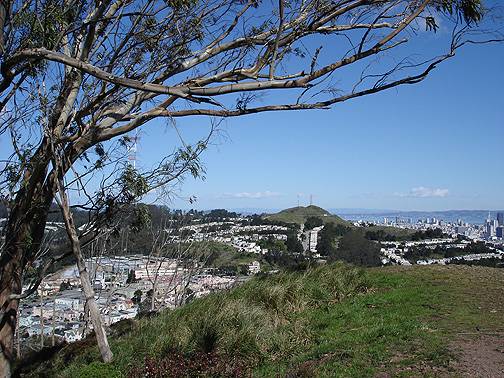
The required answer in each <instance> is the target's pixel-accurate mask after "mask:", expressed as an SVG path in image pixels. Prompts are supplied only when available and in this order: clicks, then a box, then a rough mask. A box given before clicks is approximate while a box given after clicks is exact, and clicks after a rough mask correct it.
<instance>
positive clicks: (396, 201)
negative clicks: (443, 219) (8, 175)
mask: <svg viewBox="0 0 504 378" xmlns="http://www.w3.org/2000/svg"><path fill="white" fill-rule="evenodd" d="M420 30H422V29H421V28H420ZM448 35H449V34H448V30H447V29H446V28H445V25H444V24H443V23H442V22H441V29H440V30H439V31H438V33H437V34H434V33H426V32H422V31H421V32H420V33H419V35H418V36H417V37H416V41H414V43H413V46H415V47H414V48H415V49H416V50H413V49H410V47H400V48H399V51H400V52H402V53H404V54H406V55H409V54H412V53H417V52H419V51H420V52H424V53H426V55H429V56H432V55H436V54H437V53H439V52H440V51H443V50H440V49H439V48H440V47H446V45H443V44H442V42H446V37H447V36H448ZM318 43H319V41H318V40H316V39H314V40H311V41H307V42H306V46H308V47H309V48H311V49H312V50H313V49H314V48H315V47H316V46H317V45H318ZM333 46H341V44H340V43H339V42H337V43H334V44H333ZM342 49H343V48H342ZM401 49H402V51H401ZM336 52H337V51H336V50H333V51H331V50H330V49H329V51H328V50H327V49H325V50H323V54H321V57H320V60H321V62H320V64H323V63H324V62H327V61H328V59H330V58H331V54H334V53H336ZM307 59H308V65H309V61H310V58H307ZM389 63H390V62H389ZM291 64H292V66H291V67H290V68H292V69H293V70H295V69H298V68H299V67H303V68H306V62H305V66H299V67H294V65H296V66H297V65H298V64H297V63H291ZM503 67H504V44H494V45H485V46H469V47H467V48H463V49H461V50H460V51H458V53H457V56H456V57H455V58H454V59H452V60H449V61H447V62H445V63H443V64H441V65H440V66H439V67H438V68H437V69H436V70H434V71H433V72H432V73H431V75H430V76H429V77H428V78H427V79H426V80H425V81H424V82H422V83H420V84H416V85H411V86H403V87H399V88H397V89H393V90H389V91H386V92H381V93H378V94H375V95H371V96H368V97H363V98H358V99H354V100H351V101H348V102H344V103H341V104H338V105H336V106H334V107H333V108H332V109H331V110H311V111H303V112H300V111H297V112H279V113H263V114H257V115H251V116H245V117H241V118H232V119H226V120H224V121H223V122H222V123H221V124H220V126H219V128H220V133H219V136H218V137H216V138H214V140H213V143H212V145H211V146H210V147H209V148H208V150H207V151H205V153H204V154H203V156H202V160H203V163H204V165H205V167H206V179H205V180H193V179H187V180H186V181H185V182H184V184H183V185H182V186H181V187H180V188H179V190H178V191H177V193H176V195H174V196H173V198H172V200H171V202H169V205H170V206H172V207H175V208H191V207H192V208H194V207H195V208H198V209H210V208H217V207H222V208H228V209H236V208H254V209H256V208H261V209H279V208H285V207H291V206H295V205H296V204H297V201H298V198H299V201H300V203H301V204H302V205H306V204H308V202H309V197H310V195H313V202H314V204H316V205H319V206H322V207H325V208H370V209H397V210H447V209H502V208H504V190H503V189H504V174H503V169H504V95H503V89H504V71H503ZM352 70H353V69H352V68H350V69H348V68H346V69H345V70H342V71H341V73H340V72H339V71H338V73H337V74H336V75H335V77H334V80H335V82H336V83H337V84H339V83H342V84H348V83H350V82H352V81H351V79H349V77H351V75H352V74H356V73H357V71H356V70H354V71H352ZM359 72H360V71H359ZM274 95H275V96H278V97H277V98H275V100H277V101H278V102H282V100H284V101H285V100H286V99H288V97H287V96H285V95H283V94H280V93H277V92H275V94H274ZM271 96H273V95H272V94H270V95H268V96H267V97H265V98H264V99H263V100H262V101H263V103H268V100H271V99H272V97H271ZM259 105H262V104H261V103H259ZM176 125H177V129H178V132H179V133H180V134H181V135H183V137H184V139H185V140H186V141H189V142H190V141H195V140H198V139H200V138H203V137H205V135H206V133H207V132H208V130H209V128H210V119H208V118H203V117H200V118H187V119H177V121H176ZM140 136H141V140H140V143H139V146H138V147H139V150H138V153H137V156H138V166H139V167H142V168H149V167H152V166H153V165H154V164H155V162H156V161H158V160H159V158H160V157H162V156H163V155H166V154H167V153H170V152H173V150H174V149H175V148H176V147H177V146H179V145H180V143H179V139H178V136H177V133H176V132H175V130H174V128H173V127H172V125H171V124H170V122H167V121H166V120H155V121H152V122H151V123H149V124H148V125H146V126H144V127H143V128H142V129H141V131H140ZM6 141H7V139H6V137H5V136H4V137H3V140H2V137H0V154H1V155H2V156H3V155H4V154H3V153H2V151H3V152H5V151H6V150H8V148H9V146H8V145H7V144H6ZM190 196H196V198H197V202H196V203H195V204H189V203H188V201H187V200H186V198H188V197H190Z"/></svg>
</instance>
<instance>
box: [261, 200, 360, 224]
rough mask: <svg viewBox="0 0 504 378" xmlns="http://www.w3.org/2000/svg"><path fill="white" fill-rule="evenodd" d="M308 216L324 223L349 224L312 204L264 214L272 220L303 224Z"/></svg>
mask: <svg viewBox="0 0 504 378" xmlns="http://www.w3.org/2000/svg"><path fill="white" fill-rule="evenodd" d="M309 217H319V218H321V219H322V221H323V222H324V223H335V224H341V225H344V226H351V223H349V222H347V221H346V220H343V219H342V218H340V217H339V216H337V215H333V214H331V213H330V212H328V211H327V210H324V209H322V208H321V207H318V206H314V205H310V206H306V207H303V206H297V207H291V208H290V209H285V210H282V211H280V212H278V213H276V214H269V215H265V216H264V218H265V219H269V220H272V221H277V222H285V223H297V224H304V223H305V222H306V219H308V218H309Z"/></svg>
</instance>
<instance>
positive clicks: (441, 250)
mask: <svg viewBox="0 0 504 378" xmlns="http://www.w3.org/2000/svg"><path fill="white" fill-rule="evenodd" d="M483 253H495V250H493V249H492V248H490V247H488V246H487V245H486V244H485V242H481V241H480V242H473V243H470V244H467V245H466V246H465V247H463V248H456V247H447V246H444V245H438V246H436V247H435V248H428V247H427V246H417V247H411V248H409V249H408V251H407V252H406V253H405V254H404V257H405V258H406V259H408V260H409V261H411V262H415V261H418V260H423V259H429V258H437V259H439V258H451V257H457V256H464V255H471V254H483Z"/></svg>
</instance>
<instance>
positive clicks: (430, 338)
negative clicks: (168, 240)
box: [17, 263, 504, 378]
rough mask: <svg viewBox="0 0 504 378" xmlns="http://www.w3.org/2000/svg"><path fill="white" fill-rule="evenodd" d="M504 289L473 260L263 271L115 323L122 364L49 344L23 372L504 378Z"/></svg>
mask: <svg viewBox="0 0 504 378" xmlns="http://www.w3.org/2000/svg"><path fill="white" fill-rule="evenodd" d="M502 285H504V269H494V268H483V267H465V266H429V267H421V266H415V267H410V268H404V267H397V266H396V267H386V268H368V269H365V270H360V269H356V268H353V267H350V266H348V265H345V264H341V263H336V264H331V265H326V266H322V267H317V268H312V269H309V270H308V271H305V272H290V273H289V272H284V273H280V274H277V275H273V276H262V277H256V278H254V279H252V280H250V281H249V282H247V283H245V284H243V285H242V286H240V287H238V288H235V289H234V290H231V291H229V292H219V293H214V294H211V295H210V296H207V297H205V298H202V299H197V300H194V301H193V302H191V303H190V304H188V305H186V306H184V307H182V308H180V309H177V310H175V311H164V312H162V313H160V314H159V315H157V316H154V317H152V318H149V319H139V320H135V321H133V322H127V323H125V324H122V328H121V325H119V327H114V329H113V335H112V337H111V338H110V343H111V347H112V350H113V352H114V361H113V362H112V363H111V364H103V363H101V362H100V361H99V354H98V351H97V348H96V346H94V344H93V340H89V339H88V340H83V341H80V342H77V343H74V344H69V345H67V346H64V347H63V348H56V350H53V351H51V350H47V351H46V352H47V353H46V354H45V355H43V356H40V355H39V356H38V362H36V363H34V362H32V363H31V364H30V363H29V362H28V361H24V362H22V363H21V364H20V366H22V370H18V371H17V373H18V374H20V375H21V376H32V377H53V376H58V377H132V378H133V377H145V376H152V377H161V376H163V377H178V376H196V377H202V376H235V377H241V376H253V377H271V376H283V377H285V376H289V377H313V376H321V377H334V376H344V377H359V378H360V377H377V376H380V377H390V376H415V377H422V376H423V377H427V376H429V377H430V376H443V377H449V376H454V377H455V376H456V377H458V376H499V374H500V373H501V372H502V370H501V366H502V364H503V363H504V353H502V351H503V350H504V342H503V340H502V338H501V337H500V336H499V335H502V332H503V331H504V328H503V325H502V313H503V312H504V296H503V292H502ZM118 328H119V329H118ZM57 349H59V350H57ZM51 353H53V355H52V356H51ZM32 361H33V359H32ZM23 370H24V372H23Z"/></svg>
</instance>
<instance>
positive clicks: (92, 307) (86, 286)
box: [58, 180, 113, 362]
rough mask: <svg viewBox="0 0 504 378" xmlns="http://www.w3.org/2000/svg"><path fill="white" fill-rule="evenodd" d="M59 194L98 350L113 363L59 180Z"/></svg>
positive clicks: (65, 196) (66, 198)
mask: <svg viewBox="0 0 504 378" xmlns="http://www.w3.org/2000/svg"><path fill="white" fill-rule="evenodd" d="M58 192H59V194H60V198H61V203H60V206H61V210H62V213H63V218H64V220H65V228H66V231H67V234H68V237H69V238H70V243H71V245H72V252H73V254H74V256H75V259H76V260H77V268H78V269H79V276H80V280H81V286H82V291H83V292H84V297H85V298H86V304H87V306H88V308H89V317H90V318H91V324H93V329H94V332H95V335H96V342H97V344H98V349H99V350H100V354H101V357H102V360H103V361H104V362H111V361H112V357H113V354H112V351H111V350H110V346H109V343H108V339H107V334H106V332H105V329H104V327H103V322H102V319H101V315H100V309H99V308H98V304H97V303H96V300H95V297H94V295H95V292H94V290H93V285H92V284H91V279H90V277H89V272H88V270H87V268H86V262H85V261H84V257H83V256H82V251H81V248H80V241H79V236H78V235H77V230H76V228H75V223H74V221H73V216H72V212H71V211H70V204H69V202H68V197H67V194H66V192H65V190H64V188H63V183H62V180H58Z"/></svg>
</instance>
